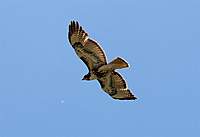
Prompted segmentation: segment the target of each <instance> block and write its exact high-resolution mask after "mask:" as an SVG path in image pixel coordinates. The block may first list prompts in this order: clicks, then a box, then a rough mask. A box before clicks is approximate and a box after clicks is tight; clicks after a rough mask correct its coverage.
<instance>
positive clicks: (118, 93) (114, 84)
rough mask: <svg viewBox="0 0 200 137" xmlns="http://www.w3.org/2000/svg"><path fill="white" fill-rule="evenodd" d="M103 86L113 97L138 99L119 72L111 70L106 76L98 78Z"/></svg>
mask: <svg viewBox="0 0 200 137" xmlns="http://www.w3.org/2000/svg"><path fill="white" fill-rule="evenodd" d="M98 81H99V83H100V85H101V88H102V89H103V90H104V91H105V92H106V93H108V94H109V95H110V96H111V97H112V98H114V99H119V100H135V99H137V98H136V97H135V96H134V95H133V94H132V93H131V91H130V90H129V89H128V88H127V85H126V82H125V80H124V79H123V78H122V76H121V75H120V74H119V73H118V72H115V71H113V72H111V73H110V74H107V75H106V76H105V77H102V78H100V79H98Z"/></svg>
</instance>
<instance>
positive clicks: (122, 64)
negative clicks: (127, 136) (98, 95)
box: [68, 21, 136, 100]
mask: <svg viewBox="0 0 200 137" xmlns="http://www.w3.org/2000/svg"><path fill="white" fill-rule="evenodd" d="M68 38H69V42H70V44H71V45H72V47H73V48H74V50H75V52H76V54H77V55H78V57H79V58H80V59H81V60H82V61H83V62H84V63H85V64H86V65H87V67H88V70H89V72H88V74H86V75H85V76H84V77H83V80H98V81H99V83H100V85H101V88H102V89H103V90H104V91H105V92H106V93H108V94H109V95H110V96H111V97H112V98H114V99H120V100H133V99H136V97H135V96H134V95H133V94H132V93H131V92H130V90H129V89H128V88H127V85H126V82H125V80H124V79H123V78H122V76H121V75H120V74H119V73H118V72H116V71H115V70H116V69H121V68H126V67H128V63H127V62H126V61H124V60H123V59H122V58H119V57H118V58H116V59H114V60H113V61H111V62H110V63H107V61H106V56H105V54H104V52H103V50H102V49H101V48H100V46H99V44H98V43H97V42H95V41H94V40H92V39H90V38H89V37H88V34H87V33H86V32H85V31H84V30H83V29H82V27H81V26H79V24H78V22H74V21H72V22H71V24H70V25H69V33H68Z"/></svg>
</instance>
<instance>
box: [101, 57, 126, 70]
mask: <svg viewBox="0 0 200 137" xmlns="http://www.w3.org/2000/svg"><path fill="white" fill-rule="evenodd" d="M127 67H129V65H128V63H127V62H126V61H125V60H123V59H122V58H119V57H117V58H116V59H114V60H113V61H111V62H110V63H108V64H107V65H103V66H102V67H100V68H99V70H98V71H99V72H100V71H107V70H115V69H121V68H127Z"/></svg>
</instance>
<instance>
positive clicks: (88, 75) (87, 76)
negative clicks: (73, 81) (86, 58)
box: [82, 73, 91, 80]
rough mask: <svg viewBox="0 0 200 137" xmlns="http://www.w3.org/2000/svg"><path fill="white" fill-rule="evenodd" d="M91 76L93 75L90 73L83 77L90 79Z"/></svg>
mask: <svg viewBox="0 0 200 137" xmlns="http://www.w3.org/2000/svg"><path fill="white" fill-rule="evenodd" d="M90 77H91V74H90V73H88V74H86V75H85V76H84V77H83V78H82V80H90Z"/></svg>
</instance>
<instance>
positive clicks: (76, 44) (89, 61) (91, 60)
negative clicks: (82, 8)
mask: <svg viewBox="0 0 200 137" xmlns="http://www.w3.org/2000/svg"><path fill="white" fill-rule="evenodd" d="M68 39H69V42H70V44H71V45H72V47H73V48H74V49H75V52H76V54H77V55H78V56H79V57H80V59H81V60H82V61H83V62H84V63H85V64H86V65H87V67H88V69H89V71H90V70H92V69H94V68H97V67H99V66H101V65H104V64H106V56H105V54H104V52H103V50H102V49H101V48H100V46H99V45H98V44H97V42H95V41H94V40H92V39H90V38H89V37H88V34H87V33H86V32H85V31H84V30H83V29H82V27H81V26H79V24H78V22H75V21H72V22H71V24H70V25H69V33H68Z"/></svg>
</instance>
